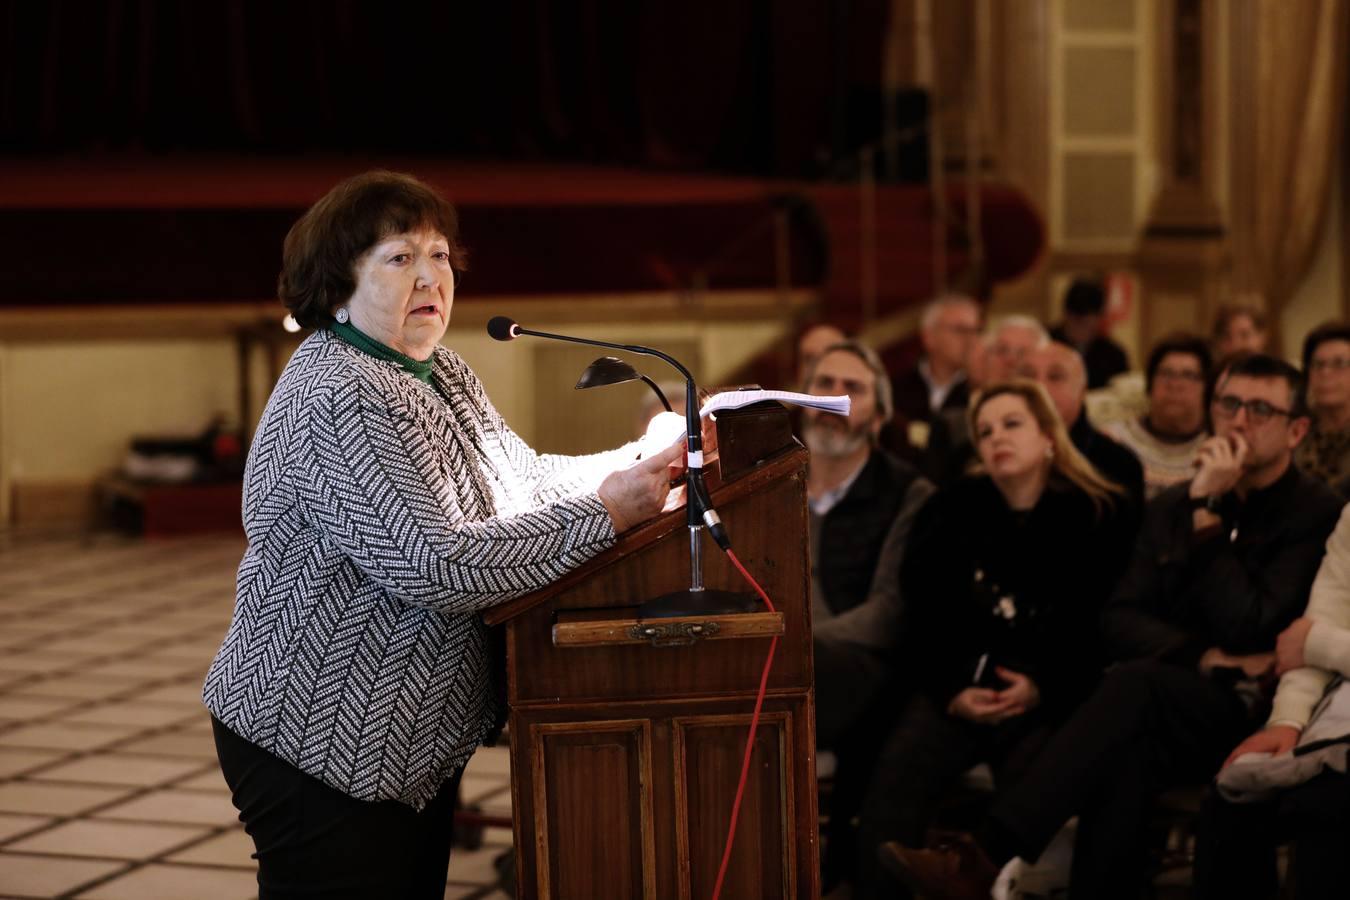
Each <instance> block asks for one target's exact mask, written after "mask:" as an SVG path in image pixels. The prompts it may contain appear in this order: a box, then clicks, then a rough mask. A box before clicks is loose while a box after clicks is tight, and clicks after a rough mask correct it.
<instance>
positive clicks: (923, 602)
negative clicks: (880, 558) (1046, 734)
mask: <svg viewBox="0 0 1350 900" xmlns="http://www.w3.org/2000/svg"><path fill="white" fill-rule="evenodd" d="M1119 527H1120V525H1119V521H1118V518H1117V515H1116V513H1115V511H1114V509H1110V510H1107V511H1104V512H1103V513H1102V514H1101V515H1099V514H1098V512H1097V509H1096V507H1095V506H1094V504H1093V503H1092V500H1091V498H1089V497H1088V496H1087V494H1085V493H1084V492H1083V491H1082V490H1080V489H1079V488H1077V487H1076V486H1073V485H1070V484H1068V483H1067V482H1063V481H1061V480H1060V479H1059V478H1058V476H1055V477H1054V478H1052V482H1051V485H1050V486H1049V487H1047V489H1046V491H1045V493H1044V494H1043V495H1042V496H1041V499H1040V501H1039V502H1038V503H1037V504H1036V506H1035V507H1034V508H1033V509H1031V510H1030V511H1027V512H1024V513H1018V512H1015V511H1014V510H1012V509H1010V508H1009V507H1008V505H1007V503H1006V501H1005V500H1004V499H1003V495H1002V494H1001V493H999V490H998V488H997V487H996V486H995V485H994V483H993V481H992V480H990V479H989V478H988V477H987V476H982V477H976V478H964V479H961V480H959V481H956V482H954V483H952V484H951V485H949V486H947V487H945V488H943V489H942V490H941V491H939V492H938V494H937V495H935V496H934V497H933V499H932V500H930V501H929V502H928V504H927V505H926V506H925V507H924V509H923V510H922V511H921V512H920V513H919V517H918V519H917V520H916V521H915V524H914V530H913V532H912V533H911V535H910V545H909V548H908V551H907V553H906V555H905V562H904V565H903V567H902V569H901V589H902V590H903V591H904V593H905V599H906V607H907V609H908V610H909V611H910V621H911V623H912V625H911V627H910V628H909V629H907V631H906V640H907V642H908V648H909V654H910V657H911V659H912V661H913V662H914V663H915V664H916V666H917V671H916V676H917V678H918V680H919V683H920V684H921V685H922V686H923V687H924V688H925V689H926V690H927V691H928V693H929V694H930V695H931V696H932V698H933V700H934V701H935V702H936V703H937V704H938V705H939V707H940V708H946V706H947V704H948V702H950V700H951V698H952V697H953V696H955V695H956V694H957V693H958V692H959V691H961V690H962V689H964V688H966V687H969V686H970V685H971V684H972V683H974V676H975V672H976V668H977V666H978V664H979V660H980V658H981V657H982V656H984V655H985V654H987V655H988V661H987V664H986V666H985V670H986V671H988V672H989V673H990V674H991V675H992V672H993V666H994V665H1002V666H1006V667H1007V668H1010V669H1013V670H1015V671H1018V672H1021V673H1023V674H1025V675H1029V676H1031V678H1032V680H1033V681H1035V682H1036V684H1037V687H1038V688H1039V689H1040V692H1041V698H1042V702H1043V705H1044V706H1045V708H1046V711H1047V713H1049V714H1050V715H1052V716H1060V715H1063V714H1065V713H1066V712H1067V711H1068V710H1069V709H1071V708H1072V707H1073V706H1074V705H1075V704H1076V703H1077V702H1078V701H1079V700H1080V699H1081V698H1082V697H1083V696H1084V695H1085V694H1086V693H1087V692H1088V691H1090V690H1091V689H1092V687H1093V686H1094V685H1095V683H1096V679H1097V676H1098V674H1099V673H1100V671H1101V657H1100V653H1099V651H1098V642H1097V635H1098V631H1097V629H1098V621H1099V618H1100V615H1101V609H1102V606H1103V604H1104V602H1105V600H1106V598H1107V596H1108V595H1109V594H1110V592H1111V589H1112V588H1113V587H1114V585H1115V581H1116V579H1117V577H1118V576H1119V574H1120V571H1121V569H1122V567H1123V566H1124V563H1125V560H1126V559H1127V558H1128V538H1126V537H1125V536H1123V535H1121V534H1119V533H1118V530H1117V529H1118V528H1119ZM1005 598H1007V599H1006V600H1005Z"/></svg>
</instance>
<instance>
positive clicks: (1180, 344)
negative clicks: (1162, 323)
mask: <svg viewBox="0 0 1350 900" xmlns="http://www.w3.org/2000/svg"><path fill="white" fill-rule="evenodd" d="M1171 353H1184V354H1186V355H1187V356H1194V357H1195V358H1196V361H1197V362H1199V363H1200V374H1201V375H1202V376H1203V377H1204V383H1205V384H1209V382H1210V372H1211V370H1212V369H1213V368H1214V357H1213V356H1212V355H1211V354H1210V352H1209V344H1207V343H1206V342H1205V339H1204V338H1202V337H1200V336H1199V335H1195V334H1187V333H1185V332H1180V331H1179V332H1176V333H1175V334H1169V335H1168V336H1167V337H1165V338H1163V339H1162V340H1160V341H1158V343H1156V344H1154V345H1153V349H1152V350H1150V351H1149V353H1148V365H1147V366H1145V367H1144V387H1145V390H1146V391H1148V392H1149V393H1150V394H1151V393H1152V392H1153V376H1154V375H1155V374H1156V373H1157V371H1158V366H1160V365H1162V361H1163V358H1164V357H1166V356H1167V355H1168V354H1171Z"/></svg>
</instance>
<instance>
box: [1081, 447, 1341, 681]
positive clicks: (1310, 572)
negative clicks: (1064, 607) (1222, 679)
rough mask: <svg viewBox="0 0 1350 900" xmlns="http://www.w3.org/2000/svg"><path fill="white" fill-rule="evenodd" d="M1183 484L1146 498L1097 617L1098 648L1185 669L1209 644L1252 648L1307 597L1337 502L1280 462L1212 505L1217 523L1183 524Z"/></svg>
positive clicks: (1260, 647)
mask: <svg viewBox="0 0 1350 900" xmlns="http://www.w3.org/2000/svg"><path fill="white" fill-rule="evenodd" d="M1188 487H1189V482H1187V483H1185V484H1179V485H1174V486H1172V487H1170V488H1168V489H1167V490H1165V491H1163V493H1161V494H1159V495H1158V496H1157V497H1156V498H1154V500H1153V503H1152V505H1151V506H1150V508H1149V513H1148V516H1147V518H1146V520H1145V522H1144V527H1143V531H1142V532H1141V533H1140V535H1139V543H1138V545H1137V547H1136V550H1135V558H1134V561H1133V564H1132V565H1131V566H1130V568H1129V570H1128V571H1127V572H1126V574H1125V578H1124V579H1123V580H1122V582H1121V584H1120V587H1119V588H1118V589H1117V591H1116V595H1115V598H1114V599H1113V601H1112V603H1111V605H1110V606H1109V607H1108V608H1107V611H1106V613H1105V614H1104V616H1103V623H1102V627H1103V632H1104V636H1105V639H1106V641H1107V647H1108V650H1109V651H1111V652H1112V654H1113V655H1114V656H1115V657H1117V658H1119V659H1137V658H1141V657H1148V658H1153V659H1161V660H1165V661H1168V662H1176V663H1179V664H1181V665H1183V666H1194V665H1195V664H1196V662H1198V661H1199V659H1200V656H1201V654H1203V653H1204V652H1205V650H1206V649H1208V648H1209V647H1214V646H1218V647H1222V648H1224V649H1225V650H1227V651H1228V652H1230V653H1235V654H1245V653H1260V652H1264V651H1268V650H1271V649H1272V648H1274V646H1275V638H1276V637H1277V636H1278V635H1279V633H1280V632H1281V631H1283V630H1284V628H1285V627H1286V626H1287V625H1288V624H1289V623H1290V622H1292V621H1293V620H1294V619H1295V618H1297V617H1298V616H1299V615H1300V614H1301V613H1302V612H1303V609H1304V607H1306V606H1307V604H1308V592H1309V590H1310V589H1311V588H1312V582H1313V578H1314V576H1316V574H1317V567H1318V565H1319V564H1320V563H1321V561H1322V554H1323V551H1324V550H1325V547H1326V541H1327V538H1328V537H1329V536H1330V535H1331V531H1332V529H1333V528H1334V527H1335V525H1336V520H1337V518H1338V517H1339V515H1340V511H1341V506H1342V503H1341V501H1340V499H1339V498H1338V497H1337V496H1336V494H1335V493H1334V492H1333V491H1331V489H1330V488H1328V487H1327V486H1326V485H1325V484H1324V483H1322V482H1320V481H1318V480H1317V479H1314V478H1311V477H1309V476H1307V475H1304V474H1303V473H1302V472H1300V471H1299V470H1298V469H1297V468H1296V467H1294V466H1290V467H1289V468H1288V469H1287V470H1286V471H1285V473H1284V474H1283V475H1282V476H1280V478H1279V480H1278V481H1276V482H1274V483H1273V484H1271V485H1270V486H1269V487H1266V488H1264V489H1262V490H1258V491H1252V492H1251V493H1250V494H1249V495H1248V496H1247V500H1246V502H1245V503H1241V502H1239V501H1238V498H1237V496H1236V495H1235V494H1233V493H1229V494H1226V495H1224V497H1223V500H1222V501H1221V504H1220V512H1221V515H1222V516H1223V525H1222V526H1221V527H1220V528H1218V529H1216V530H1214V531H1211V532H1209V533H1207V534H1200V533H1197V532H1195V531H1194V530H1193V528H1192V525H1191V511H1192V509H1193V508H1194V507H1193V504H1192V502H1191V500H1190V498H1189V497H1188V496H1187V489H1188Z"/></svg>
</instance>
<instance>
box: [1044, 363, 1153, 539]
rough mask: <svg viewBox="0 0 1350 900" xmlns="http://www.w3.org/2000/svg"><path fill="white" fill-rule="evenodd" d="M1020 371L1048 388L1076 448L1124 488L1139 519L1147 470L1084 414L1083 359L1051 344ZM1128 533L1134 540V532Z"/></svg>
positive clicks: (1127, 498) (1085, 372) (1128, 531)
mask: <svg viewBox="0 0 1350 900" xmlns="http://www.w3.org/2000/svg"><path fill="white" fill-rule="evenodd" d="M1019 372H1020V374H1021V375H1022V376H1024V377H1026V378H1030V379H1032V380H1033V381H1037V382H1040V384H1041V386H1042V387H1044V388H1045V390H1046V393H1048V394H1049V395H1050V399H1051V400H1052V401H1053V402H1054V404H1055V410H1056V411H1057V412H1058V413H1059V417H1060V419H1062V420H1063V421H1064V427H1065V428H1067V429H1068V430H1069V437H1070V438H1071V439H1072V440H1073V445H1074V446H1075V447H1077V448H1078V452H1080V453H1082V454H1083V456H1085V457H1087V460H1088V462H1090V463H1092V465H1093V467H1094V468H1095V469H1096V470H1097V471H1098V472H1100V473H1102V474H1103V475H1105V476H1106V477H1107V478H1108V479H1110V480H1111V481H1114V482H1115V483H1116V484H1118V485H1120V486H1121V488H1122V489H1124V491H1125V498H1126V500H1127V501H1128V503H1129V504H1130V511H1129V515H1131V516H1133V517H1137V516H1138V515H1139V514H1140V513H1141V512H1142V511H1143V508H1144V467H1143V466H1141V465H1140V464H1139V459H1138V457H1136V456H1135V455H1134V453H1133V452H1132V451H1131V450H1129V449H1128V448H1126V447H1125V446H1123V445H1121V444H1118V443H1116V442H1115V441H1113V440H1112V439H1111V438H1109V437H1107V436H1106V435H1104V434H1102V433H1101V432H1100V431H1098V430H1097V429H1095V428H1093V427H1092V423H1091V422H1089V421H1088V417H1087V415H1086V414H1085V413H1084V412H1083V400H1084V398H1085V397H1086V396H1087V371H1086V369H1085V368H1084V364H1083V357H1082V356H1080V355H1079V354H1078V351H1077V350H1075V349H1073V348H1072V347H1070V346H1067V345H1066V344H1061V343H1060V342H1059V341H1051V342H1050V343H1048V344H1046V345H1045V346H1044V347H1042V348H1041V349H1039V350H1037V351H1036V352H1034V353H1032V354H1031V356H1029V357H1027V359H1026V361H1025V362H1024V363H1023V364H1022V366H1021V368H1020V370H1019ZM1126 533H1128V534H1129V535H1130V536H1131V537H1133V535H1134V529H1132V528H1130V529H1126Z"/></svg>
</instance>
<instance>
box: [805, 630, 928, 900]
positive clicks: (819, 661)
mask: <svg viewBox="0 0 1350 900" xmlns="http://www.w3.org/2000/svg"><path fill="white" fill-rule="evenodd" d="M814 644H815V651H814V653H815V677H816V746H817V747H819V748H821V749H824V750H830V751H832V752H833V753H834V755H835V761H836V766H835V772H834V781H833V784H832V785H831V790H830V800H829V814H830V820H829V823H828V824H827V825H826V827H825V830H824V832H823V834H822V837H823V838H824V839H825V840H824V843H825V851H824V858H823V859H822V861H821V879H822V892H823V893H828V892H829V891H830V890H832V889H833V888H834V887H835V886H836V885H837V884H839V883H840V882H841V881H852V880H853V865H854V860H855V859H856V857H857V842H856V835H855V833H854V827H853V820H854V818H855V817H856V816H857V815H858V812H859V809H860V807H861V805H862V799H863V795H864V793H865V791H866V790H867V785H868V782H869V781H870V780H871V778H872V772H873V769H874V768H875V765H876V759H877V754H878V753H879V752H880V750H881V745H882V742H883V741H884V740H885V738H886V735H887V733H889V731H890V729H891V726H892V725H893V724H894V722H895V719H896V716H897V715H899V713H900V711H901V710H902V709H903V708H904V705H903V699H904V697H905V696H906V694H905V693H903V692H902V690H901V688H900V687H899V686H898V685H897V684H896V678H895V677H894V675H893V672H892V669H891V666H890V665H888V664H887V663H886V662H885V660H883V658H882V657H881V655H880V654H878V653H875V652H873V651H871V650H868V649H866V648H865V647H860V646H858V645H856V644H847V643H844V642H842V641H821V640H817V641H815V642H814Z"/></svg>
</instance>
